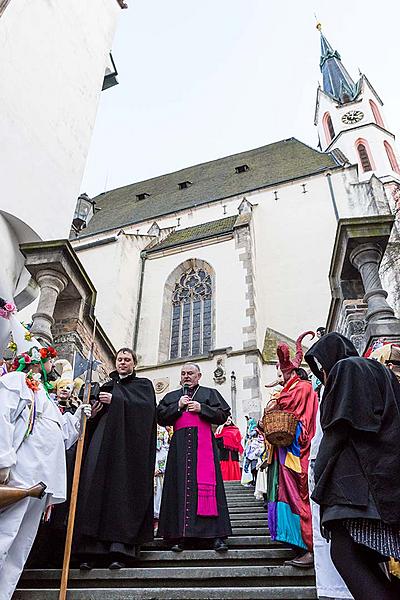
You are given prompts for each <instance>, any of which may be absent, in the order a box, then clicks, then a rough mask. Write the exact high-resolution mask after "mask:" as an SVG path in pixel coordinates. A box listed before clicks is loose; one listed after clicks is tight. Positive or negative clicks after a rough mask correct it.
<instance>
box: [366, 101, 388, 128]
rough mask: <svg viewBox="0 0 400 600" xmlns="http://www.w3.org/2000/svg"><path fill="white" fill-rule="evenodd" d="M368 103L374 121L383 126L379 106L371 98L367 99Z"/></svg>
mask: <svg viewBox="0 0 400 600" xmlns="http://www.w3.org/2000/svg"><path fill="white" fill-rule="evenodd" d="M369 105H370V107H371V110H372V114H373V115H374V119H375V123H376V124H377V125H380V126H381V127H385V125H384V124H383V119H382V115H381V113H380V111H379V108H378V107H377V105H376V104H375V102H374V101H373V100H370V101H369Z"/></svg>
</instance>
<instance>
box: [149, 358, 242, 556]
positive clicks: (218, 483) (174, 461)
mask: <svg viewBox="0 0 400 600" xmlns="http://www.w3.org/2000/svg"><path fill="white" fill-rule="evenodd" d="M200 378H201V373H200V368H199V367H198V366H197V365H195V364H191V363H188V364H185V365H184V366H183V367H182V370H181V386H182V387H181V388H179V389H178V390H176V391H174V392H170V393H168V394H166V396H164V398H163V399H162V400H161V402H160V404H159V405H158V407H157V420H158V423H159V424H160V425H163V426H165V425H173V427H174V435H173V437H172V440H171V445H170V448H169V453H168V460H167V466H166V471H165V476H164V488H163V496H162V500H161V509H160V520H159V526H158V534H159V535H160V536H161V537H163V538H164V540H166V541H167V542H169V543H170V544H171V546H172V550H174V551H175V552H180V551H182V550H183V549H184V546H185V544H192V545H193V544H194V545H195V546H196V547H197V546H198V545H199V544H200V540H201V539H204V538H205V539H206V540H208V543H210V542H211V543H212V544H213V547H214V549H215V550H216V551H217V552H225V551H226V550H227V549H228V547H227V545H226V543H225V539H226V538H227V537H228V536H229V535H231V533H232V531H231V524H230V519H229V513H228V506H227V502H226V497H225V489H224V484H223V481H222V475H221V468H220V463H219V455H218V449H217V445H216V441H215V438H214V434H213V432H212V428H211V425H212V424H215V425H222V423H225V421H226V419H227V418H228V416H229V415H230V412H231V411H230V407H229V405H228V404H227V403H226V402H225V400H224V399H223V397H222V396H221V394H220V393H219V392H217V391H216V390H214V389H212V388H207V387H203V386H200V385H199V380H200Z"/></svg>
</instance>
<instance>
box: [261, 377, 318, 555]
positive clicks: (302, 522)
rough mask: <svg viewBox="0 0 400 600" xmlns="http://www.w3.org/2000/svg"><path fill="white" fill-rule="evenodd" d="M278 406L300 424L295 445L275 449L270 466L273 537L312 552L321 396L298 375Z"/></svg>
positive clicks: (269, 521) (270, 516) (270, 520)
mask: <svg viewBox="0 0 400 600" xmlns="http://www.w3.org/2000/svg"><path fill="white" fill-rule="evenodd" d="M277 407H278V408H279V409H280V410H283V411H285V412H290V413H292V414H294V415H295V416H296V418H297V419H299V423H298V425H297V429H296V434H295V439H294V440H293V442H292V444H291V445H290V446H288V447H286V448H274V449H273V458H272V463H271V465H270V466H269V468H268V492H267V497H268V527H269V531H270V534H271V537H272V539H273V540H277V541H279V542H285V543H287V544H291V545H293V546H297V547H299V548H304V549H305V550H309V551H312V524H311V509H310V500H309V495H308V462H309V456H310V444H311V440H312V438H313V437H314V434H315V423H316V414H317V409H318V398H317V395H316V393H315V392H314V390H313V389H312V386H311V383H309V382H308V381H304V380H302V379H300V378H299V377H298V376H297V375H296V376H295V377H292V378H291V379H290V380H289V381H288V382H287V383H286V385H285V387H284V388H283V390H282V391H281V393H280V394H279V397H278V399H277Z"/></svg>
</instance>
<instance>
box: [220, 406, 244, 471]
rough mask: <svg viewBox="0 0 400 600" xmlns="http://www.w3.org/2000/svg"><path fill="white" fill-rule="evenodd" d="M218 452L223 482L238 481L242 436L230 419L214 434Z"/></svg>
mask: <svg viewBox="0 0 400 600" xmlns="http://www.w3.org/2000/svg"><path fill="white" fill-rule="evenodd" d="M215 438H216V440H217V446H218V450H219V460H220V464H221V473H222V479H223V480H224V481H240V479H241V472H240V467H239V455H240V454H243V446H242V434H241V433H240V430H239V428H238V427H236V425H235V424H234V423H233V421H232V419H231V417H228V419H227V420H226V422H225V423H224V424H223V425H220V426H219V427H218V429H217V431H216V432H215Z"/></svg>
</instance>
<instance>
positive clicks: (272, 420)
mask: <svg viewBox="0 0 400 600" xmlns="http://www.w3.org/2000/svg"><path fill="white" fill-rule="evenodd" d="M298 422H299V420H298V419H296V417H295V416H294V415H292V414H291V413H287V412H283V411H282V410H266V411H265V412H264V417H263V425H264V434H265V438H266V440H267V441H268V442H269V443H270V444H272V445H273V446H290V444H291V443H292V442H293V440H294V436H295V433H296V427H297V424H298Z"/></svg>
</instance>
